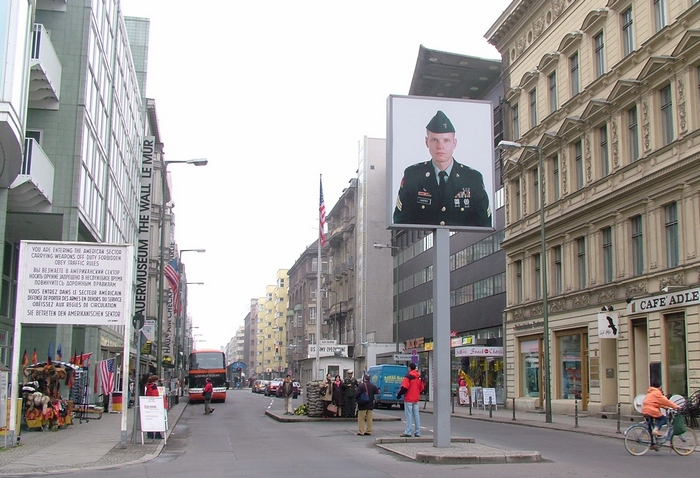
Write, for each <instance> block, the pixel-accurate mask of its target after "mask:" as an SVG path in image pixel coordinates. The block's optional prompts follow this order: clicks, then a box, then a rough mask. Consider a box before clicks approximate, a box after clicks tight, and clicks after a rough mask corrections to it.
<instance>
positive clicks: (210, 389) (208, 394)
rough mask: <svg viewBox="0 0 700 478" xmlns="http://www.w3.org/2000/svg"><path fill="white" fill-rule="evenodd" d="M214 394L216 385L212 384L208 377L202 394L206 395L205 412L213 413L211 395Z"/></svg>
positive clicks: (207, 413) (206, 413)
mask: <svg viewBox="0 0 700 478" xmlns="http://www.w3.org/2000/svg"><path fill="white" fill-rule="evenodd" d="M213 394H214V386H213V385H212V384H211V379H210V378H207V383H206V384H205V385H204V389H203V390H202V396H203V397H204V414H205V415H211V413H212V412H213V411H214V409H213V408H212V407H211V397H212V395H213Z"/></svg>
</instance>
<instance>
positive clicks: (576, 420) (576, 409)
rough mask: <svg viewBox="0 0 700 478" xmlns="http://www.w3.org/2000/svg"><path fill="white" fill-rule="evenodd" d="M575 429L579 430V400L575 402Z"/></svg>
mask: <svg viewBox="0 0 700 478" xmlns="http://www.w3.org/2000/svg"><path fill="white" fill-rule="evenodd" d="M574 428H578V399H575V400H574Z"/></svg>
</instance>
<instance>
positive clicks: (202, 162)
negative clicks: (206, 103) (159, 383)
mask: <svg viewBox="0 0 700 478" xmlns="http://www.w3.org/2000/svg"><path fill="white" fill-rule="evenodd" d="M208 162H209V161H207V160H206V159H205V158H200V159H187V160H184V161H165V160H163V161H162V163H163V168H162V171H161V191H160V195H161V203H160V261H159V265H158V319H157V320H156V326H157V327H158V353H157V355H156V362H157V363H156V370H157V371H158V374H157V375H158V376H159V377H160V376H161V372H162V369H163V363H162V362H163V344H162V342H163V291H164V290H165V288H164V287H163V285H164V284H163V282H164V281H165V206H166V204H167V201H166V200H165V199H166V198H167V197H168V196H169V195H166V194H165V192H166V191H167V189H168V165H170V164H193V165H195V166H206V165H207V163H208Z"/></svg>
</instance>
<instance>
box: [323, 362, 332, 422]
mask: <svg viewBox="0 0 700 478" xmlns="http://www.w3.org/2000/svg"><path fill="white" fill-rule="evenodd" d="M320 391H321V400H322V401H323V414H322V417H323V418H330V417H331V416H333V415H335V413H331V412H330V411H329V410H328V406H329V405H331V402H332V401H333V380H331V374H330V373H327V374H326V380H325V381H323V382H322V383H321V390H320Z"/></svg>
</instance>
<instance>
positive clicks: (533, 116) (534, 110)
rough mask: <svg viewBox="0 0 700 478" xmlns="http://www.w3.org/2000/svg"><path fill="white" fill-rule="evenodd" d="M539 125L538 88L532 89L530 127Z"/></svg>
mask: <svg viewBox="0 0 700 478" xmlns="http://www.w3.org/2000/svg"><path fill="white" fill-rule="evenodd" d="M535 126H537V88H533V89H532V90H530V128H534V127H535Z"/></svg>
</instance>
